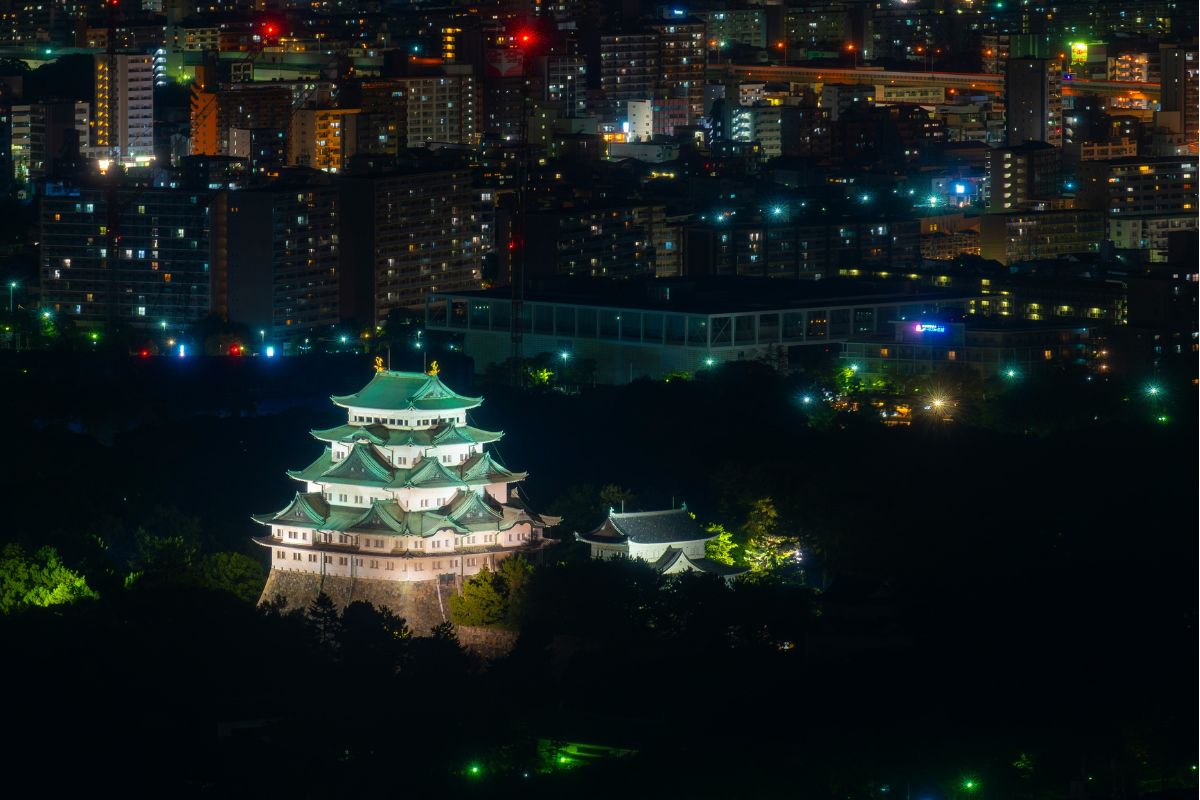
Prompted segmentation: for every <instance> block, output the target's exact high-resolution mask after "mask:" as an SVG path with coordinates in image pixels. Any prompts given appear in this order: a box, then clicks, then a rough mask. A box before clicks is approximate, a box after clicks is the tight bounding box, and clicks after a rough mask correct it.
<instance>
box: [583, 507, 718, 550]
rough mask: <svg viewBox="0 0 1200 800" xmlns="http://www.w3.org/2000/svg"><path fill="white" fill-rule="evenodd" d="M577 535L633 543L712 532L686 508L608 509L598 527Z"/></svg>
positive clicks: (693, 537)
mask: <svg viewBox="0 0 1200 800" xmlns="http://www.w3.org/2000/svg"><path fill="white" fill-rule="evenodd" d="M581 538H582V539H584V540H585V541H589V542H597V543H610V544H612V543H621V542H626V541H629V542H633V543H634V544H667V543H672V542H692V541H696V540H698V539H711V538H713V534H711V533H708V532H707V531H705V530H704V529H703V528H701V527H700V523H698V522H696V520H695V519H693V518H692V515H691V514H689V513H688V510H687V509H686V508H673V509H669V510H667V511H641V512H637V513H630V514H618V513H616V512H615V511H610V512H609V514H608V519H606V520H605V521H604V522H603V524H601V525H600V527H598V528H596V530H594V531H592V532H590V533H586V534H583V535H582V536H581Z"/></svg>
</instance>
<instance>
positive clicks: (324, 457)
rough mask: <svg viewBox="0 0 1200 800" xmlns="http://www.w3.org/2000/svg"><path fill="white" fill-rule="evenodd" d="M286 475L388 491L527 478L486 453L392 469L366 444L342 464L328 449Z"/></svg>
mask: <svg viewBox="0 0 1200 800" xmlns="http://www.w3.org/2000/svg"><path fill="white" fill-rule="evenodd" d="M287 474H288V477H290V478H295V479H296V480H298V481H306V482H310V483H333V484H346V485H349V486H376V487H379V488H388V489H403V488H407V487H417V488H422V489H439V488H442V487H445V486H472V485H474V486H478V485H479V484H481V483H515V482H516V481H520V480H524V479H525V476H526V473H524V472H511V471H509V470H507V469H505V468H504V467H502V466H501V465H500V464H499V463H497V462H496V460H495V459H494V458H492V456H491V454H489V453H477V454H476V455H474V456H472V457H471V458H470V459H469V460H467V461H465V462H463V463H462V464H456V465H453V466H451V465H447V464H443V463H442V462H441V461H439V460H438V459H437V458H423V459H421V460H420V461H418V462H417V463H416V464H415V465H414V466H413V467H411V468H409V469H403V468H401V467H393V466H391V465H390V464H388V463H387V462H386V461H384V460H383V458H382V457H381V456H379V454H378V453H377V452H376V451H375V448H374V446H373V445H369V444H356V445H354V447H353V448H351V450H350V453H349V454H348V455H347V456H346V457H345V458H344V459H342V460H341V461H334V460H333V451H332V449H331V448H328V447H327V448H325V452H323V453H322V454H321V455H320V456H318V457H317V459H316V460H315V461H313V462H312V463H311V464H309V465H308V466H307V467H305V468H304V469H300V470H289V471H288V473H287Z"/></svg>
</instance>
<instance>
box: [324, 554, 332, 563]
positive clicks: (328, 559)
mask: <svg viewBox="0 0 1200 800" xmlns="http://www.w3.org/2000/svg"><path fill="white" fill-rule="evenodd" d="M325 563H326V564H332V563H333V556H325Z"/></svg>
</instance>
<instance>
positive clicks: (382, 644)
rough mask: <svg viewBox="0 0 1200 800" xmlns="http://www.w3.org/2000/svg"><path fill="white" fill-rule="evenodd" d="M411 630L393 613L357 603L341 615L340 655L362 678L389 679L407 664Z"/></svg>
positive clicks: (349, 606)
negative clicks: (405, 662)
mask: <svg viewBox="0 0 1200 800" xmlns="http://www.w3.org/2000/svg"><path fill="white" fill-rule="evenodd" d="M411 638H412V630H411V629H410V628H409V627H408V625H407V624H406V622H405V621H404V619H403V618H401V617H398V616H396V615H395V614H394V613H393V612H392V611H391V610H389V609H387V608H381V607H377V606H373V605H371V604H370V603H368V602H365V601H363V600H358V601H355V602H353V603H351V604H350V605H348V606H346V610H345V611H343V612H342V621H341V627H340V629H339V630H338V653H339V655H340V658H341V659H342V662H343V664H344V665H345V666H346V667H347V669H348V671H349V672H350V673H351V674H353V675H356V676H360V677H387V676H389V675H393V674H395V672H396V670H397V669H399V668H400V666H401V663H402V662H403V661H404V657H405V654H406V652H407V647H408V642H409V640H410V639H411Z"/></svg>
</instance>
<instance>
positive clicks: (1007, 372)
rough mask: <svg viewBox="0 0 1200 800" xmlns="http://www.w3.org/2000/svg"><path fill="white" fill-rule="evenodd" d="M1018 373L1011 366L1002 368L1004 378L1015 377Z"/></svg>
mask: <svg viewBox="0 0 1200 800" xmlns="http://www.w3.org/2000/svg"><path fill="white" fill-rule="evenodd" d="M1018 374H1019V373H1018V372H1017V371H1016V370H1015V369H1013V368H1012V367H1009V368H1008V369H1006V370H1004V377H1006V378H1010V379H1011V378H1016V377H1017V375H1018Z"/></svg>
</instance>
